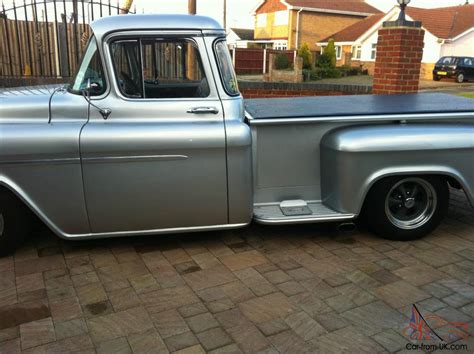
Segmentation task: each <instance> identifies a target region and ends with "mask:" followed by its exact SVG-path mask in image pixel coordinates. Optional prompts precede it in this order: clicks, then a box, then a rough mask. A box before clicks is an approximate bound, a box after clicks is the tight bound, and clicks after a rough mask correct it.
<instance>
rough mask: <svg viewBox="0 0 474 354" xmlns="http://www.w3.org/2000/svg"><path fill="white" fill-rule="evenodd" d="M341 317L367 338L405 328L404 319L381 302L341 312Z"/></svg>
mask: <svg viewBox="0 0 474 354" xmlns="http://www.w3.org/2000/svg"><path fill="white" fill-rule="evenodd" d="M342 317H344V319H346V320H348V321H349V322H351V323H352V324H353V325H354V327H356V328H357V329H358V330H359V331H360V332H362V333H364V334H365V335H367V336H372V335H374V334H376V333H378V332H380V331H383V330H389V329H393V330H398V331H401V329H402V328H403V326H406V318H404V317H403V316H402V315H401V314H400V313H399V312H398V311H395V310H394V309H392V308H390V307H389V306H387V305H386V304H385V303H383V302H381V301H378V302H373V303H370V304H367V305H364V306H360V307H357V308H354V309H352V310H349V311H346V312H343V313H342Z"/></svg>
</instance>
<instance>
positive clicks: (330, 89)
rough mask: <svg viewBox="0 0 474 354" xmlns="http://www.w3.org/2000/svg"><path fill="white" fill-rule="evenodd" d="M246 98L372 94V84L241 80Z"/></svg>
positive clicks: (240, 87) (240, 85)
mask: <svg viewBox="0 0 474 354" xmlns="http://www.w3.org/2000/svg"><path fill="white" fill-rule="evenodd" d="M239 89H240V92H241V93H242V95H243V96H244V98H267V97H298V96H336V95H363V94H370V93H371V92H372V87H371V86H370V85H343V84H320V83H289V82H264V81H239Z"/></svg>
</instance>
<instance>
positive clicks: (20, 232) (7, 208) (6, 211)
mask: <svg viewBox="0 0 474 354" xmlns="http://www.w3.org/2000/svg"><path fill="white" fill-rule="evenodd" d="M28 219H29V214H28V212H27V211H26V210H25V207H24V206H23V205H22V204H21V203H20V202H19V201H18V200H17V199H15V198H13V197H11V196H10V195H0V257H3V256H7V255H10V254H12V253H13V251H14V250H15V249H16V248H17V247H18V246H19V245H21V243H22V242H23V240H24V239H25V237H26V235H27V234H28V229H29V227H28V225H29V220H28Z"/></svg>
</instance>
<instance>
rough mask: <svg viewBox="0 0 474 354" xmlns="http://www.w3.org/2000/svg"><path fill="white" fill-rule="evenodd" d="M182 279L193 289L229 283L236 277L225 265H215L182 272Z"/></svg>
mask: <svg viewBox="0 0 474 354" xmlns="http://www.w3.org/2000/svg"><path fill="white" fill-rule="evenodd" d="M183 279H184V280H185V281H186V283H188V285H189V286H190V287H191V288H192V289H193V290H202V289H206V288H212V287H214V286H217V285H222V284H225V283H229V282H231V281H233V280H235V279H236V277H235V276H234V274H232V272H230V271H229V270H228V269H227V268H226V267H224V266H217V267H214V268H208V269H203V270H201V271H198V272H194V273H189V274H184V275H183Z"/></svg>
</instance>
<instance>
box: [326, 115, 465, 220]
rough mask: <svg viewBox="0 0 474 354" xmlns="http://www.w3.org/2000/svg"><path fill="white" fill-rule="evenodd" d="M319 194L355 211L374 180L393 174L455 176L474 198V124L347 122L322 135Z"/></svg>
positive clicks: (343, 209) (334, 204) (339, 207)
mask: <svg viewBox="0 0 474 354" xmlns="http://www.w3.org/2000/svg"><path fill="white" fill-rule="evenodd" d="M321 162H322V166H323V172H322V176H321V181H322V183H321V188H322V198H323V201H324V203H325V204H327V205H328V206H330V207H332V208H333V209H335V210H338V211H340V212H345V213H353V214H359V213H360V210H361V208H362V205H363V202H364V200H365V197H366V195H367V193H368V191H369V190H370V188H371V187H372V186H373V184H374V183H376V182H377V181H378V180H380V179H382V178H385V177H388V176H394V175H420V174H421V175H428V174H429V175H444V176H447V177H448V176H449V177H452V178H454V179H456V180H457V181H458V182H459V184H460V185H461V186H462V187H463V189H464V191H465V192H466V195H467V196H468V198H469V200H470V202H471V204H474V203H473V202H474V196H473V186H474V169H473V168H472V166H474V125H473V124H397V125H375V126H357V127H345V128H341V129H337V130H333V131H331V132H329V133H328V134H326V135H325V136H324V137H323V139H322V141H321Z"/></svg>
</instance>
